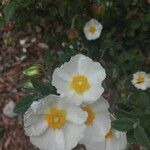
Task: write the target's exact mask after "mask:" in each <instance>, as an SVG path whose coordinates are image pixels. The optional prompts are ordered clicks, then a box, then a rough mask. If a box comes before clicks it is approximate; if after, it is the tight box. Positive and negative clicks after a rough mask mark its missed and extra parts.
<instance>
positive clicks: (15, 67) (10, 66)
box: [0, 32, 45, 150]
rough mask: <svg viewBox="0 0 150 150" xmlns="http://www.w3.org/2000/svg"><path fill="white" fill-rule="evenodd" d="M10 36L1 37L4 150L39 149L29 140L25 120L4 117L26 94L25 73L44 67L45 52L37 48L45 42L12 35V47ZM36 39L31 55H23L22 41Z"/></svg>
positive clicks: (0, 135) (0, 99) (1, 149)
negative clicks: (33, 66)
mask: <svg viewBox="0 0 150 150" xmlns="http://www.w3.org/2000/svg"><path fill="white" fill-rule="evenodd" d="M8 35H9V34H8V33H3V34H1V36H2V37H1V38H0V39H1V41H0V112H1V114H0V125H2V126H4V128H5V129H4V131H3V132H1V133H0V150H34V149H35V148H34V147H33V146H32V144H31V143H30V141H29V138H28V137H27V136H25V134H24V130H23V125H22V120H21V117H15V118H8V117H6V116H4V115H3V113H2V110H3V107H4V106H5V105H6V104H7V103H8V102H9V101H10V100H12V101H14V102H15V103H17V102H19V100H20V98H21V97H22V96H23V95H24V94H25V91H24V89H23V88H22V87H21V85H22V83H23V81H24V80H25V77H24V75H23V73H22V71H23V70H24V69H25V68H27V67H28V66H30V65H31V64H42V63H43V58H42V57H43V54H44V51H45V50H44V49H42V48H39V47H38V46H37V44H38V43H39V42H42V36H41V35H40V34H34V35H32V34H30V33H23V32H20V33H18V34H17V35H11V38H12V39H11V40H12V44H11V45H8V44H10V43H7V42H6V41H5V38H6V37H7V36H8ZM26 37H27V38H29V39H31V38H33V37H34V38H36V41H35V42H34V43H30V46H28V48H27V52H24V51H22V46H21V45H20V44H19V40H20V39H22V38H26Z"/></svg>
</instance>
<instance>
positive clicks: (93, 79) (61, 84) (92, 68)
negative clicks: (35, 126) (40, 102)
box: [52, 54, 106, 105]
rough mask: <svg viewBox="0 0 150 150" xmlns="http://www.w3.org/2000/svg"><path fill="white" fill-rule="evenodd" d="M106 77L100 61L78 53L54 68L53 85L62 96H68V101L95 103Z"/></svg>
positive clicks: (102, 89) (100, 93)
mask: <svg viewBox="0 0 150 150" xmlns="http://www.w3.org/2000/svg"><path fill="white" fill-rule="evenodd" d="M105 77H106V73H105V70H104V68H103V67H102V66H101V64H100V63H98V62H93V60H92V59H90V58H89V57H86V56H84V55H82V54H78V55H76V56H74V57H72V58H71V60H70V61H69V62H66V63H64V64H63V65H62V66H61V67H60V68H56V69H55V70H54V73H53V76H52V85H53V86H55V87H56V89H57V92H58V93H60V94H61V96H65V97H67V98H68V99H66V100H68V102H70V103H74V104H76V105H80V104H81V103H83V102H85V103H93V102H95V101H96V100H97V99H98V98H99V97H100V96H101V95H102V93H103V92H104V88H103V87H102V81H103V80H104V79H105Z"/></svg>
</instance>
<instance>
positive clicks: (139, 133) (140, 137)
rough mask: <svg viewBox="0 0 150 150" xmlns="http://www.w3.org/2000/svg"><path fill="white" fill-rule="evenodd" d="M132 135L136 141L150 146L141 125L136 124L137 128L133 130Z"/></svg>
mask: <svg viewBox="0 0 150 150" xmlns="http://www.w3.org/2000/svg"><path fill="white" fill-rule="evenodd" d="M134 136H135V139H136V141H137V142H138V143H140V144H142V145H144V146H146V147H147V148H150V141H149V140H148V137H147V135H146V132H145V130H144V128H143V127H142V126H140V125H139V126H137V128H136V129H135V130H134Z"/></svg>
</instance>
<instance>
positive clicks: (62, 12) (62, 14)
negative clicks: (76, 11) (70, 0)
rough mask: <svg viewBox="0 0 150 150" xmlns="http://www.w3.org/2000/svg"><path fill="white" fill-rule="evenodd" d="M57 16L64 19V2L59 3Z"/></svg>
mask: <svg viewBox="0 0 150 150" xmlns="http://www.w3.org/2000/svg"><path fill="white" fill-rule="evenodd" d="M58 10H59V14H60V16H61V17H64V16H65V11H66V5H65V2H63V1H60V3H59V9H58Z"/></svg>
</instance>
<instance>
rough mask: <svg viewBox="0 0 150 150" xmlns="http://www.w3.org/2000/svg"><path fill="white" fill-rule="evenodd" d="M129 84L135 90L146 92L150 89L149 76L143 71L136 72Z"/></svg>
mask: <svg viewBox="0 0 150 150" xmlns="http://www.w3.org/2000/svg"><path fill="white" fill-rule="evenodd" d="M131 82H132V84H133V85H134V86H135V87H136V88H137V89H142V90H146V89H147V88H149V87H150V75H149V74H147V73H146V72H143V71H139V72H136V73H134V74H133V80H132V81H131Z"/></svg>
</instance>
